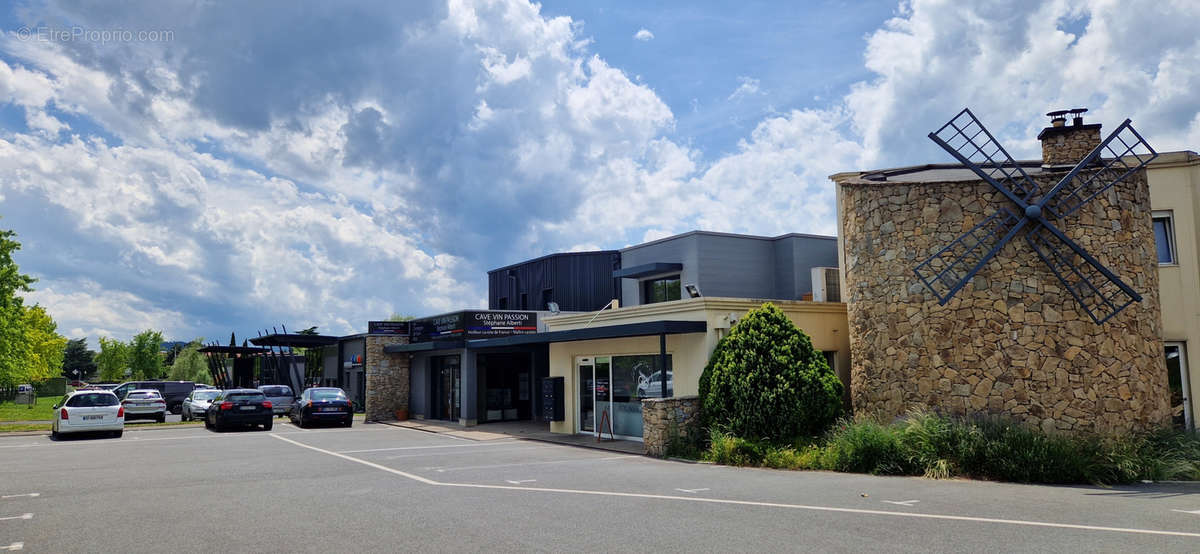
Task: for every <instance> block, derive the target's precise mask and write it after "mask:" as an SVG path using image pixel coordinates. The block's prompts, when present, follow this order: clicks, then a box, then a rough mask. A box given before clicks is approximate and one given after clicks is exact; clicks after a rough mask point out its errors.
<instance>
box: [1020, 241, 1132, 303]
mask: <svg viewBox="0 0 1200 554" xmlns="http://www.w3.org/2000/svg"><path fill="white" fill-rule="evenodd" d="M1025 240H1026V241H1028V242H1029V245H1030V246H1032V247H1033V250H1034V252H1037V255H1038V257H1039V258H1041V259H1042V261H1043V262H1045V263H1046V265H1047V266H1049V267H1050V271H1052V272H1054V275H1055V277H1058V280H1059V281H1060V282H1061V283H1062V284H1063V286H1064V287H1066V289H1067V292H1069V293H1071V296H1073V297H1074V298H1075V300H1076V301H1077V302H1079V305H1080V306H1083V309H1084V311H1086V312H1087V313H1088V316H1090V317H1091V318H1092V321H1095V322H1096V324H1097V325H1099V324H1102V323H1104V322H1105V321H1108V320H1109V319H1111V318H1112V317H1113V316H1115V315H1117V313H1118V312H1120V311H1121V310H1123V309H1125V307H1126V306H1128V305H1130V304H1132V303H1134V302H1140V301H1141V300H1142V296H1141V295H1140V294H1138V293H1137V292H1135V291H1134V290H1133V289H1132V288H1130V287H1129V285H1126V284H1125V283H1124V282H1123V281H1121V279H1120V278H1118V277H1117V276H1116V275H1115V274H1113V272H1111V271H1109V270H1108V269H1107V268H1105V267H1104V266H1103V265H1101V264H1100V262H1098V261H1096V259H1095V258H1093V257H1092V256H1091V255H1090V254H1088V253H1087V252H1086V251H1085V250H1084V249H1083V248H1082V247H1080V246H1079V245H1078V244H1075V242H1074V241H1072V240H1071V239H1069V238H1067V237H1066V235H1063V234H1062V232H1061V231H1059V230H1058V229H1057V228H1055V227H1054V226H1053V225H1050V224H1049V223H1048V222H1044V221H1043V223H1042V225H1040V226H1038V227H1037V228H1035V229H1033V230H1031V231H1030V232H1029V233H1027V234H1026V235H1025ZM1064 247H1065V248H1064Z"/></svg>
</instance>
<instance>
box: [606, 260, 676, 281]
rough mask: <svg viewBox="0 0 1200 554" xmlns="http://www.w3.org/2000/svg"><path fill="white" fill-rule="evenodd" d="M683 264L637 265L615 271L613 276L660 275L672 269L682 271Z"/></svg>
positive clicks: (626, 277) (632, 277) (627, 277)
mask: <svg viewBox="0 0 1200 554" xmlns="http://www.w3.org/2000/svg"><path fill="white" fill-rule="evenodd" d="M682 270H683V264H675V263H664V262H655V263H652V264H642V265H635V266H633V267H626V268H622V269H618V270H616V271H613V277H614V278H617V279H637V278H638V277H645V276H647V275H658V274H660V273H671V272H672V271H682Z"/></svg>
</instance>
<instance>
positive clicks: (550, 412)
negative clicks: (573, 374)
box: [542, 377, 567, 421]
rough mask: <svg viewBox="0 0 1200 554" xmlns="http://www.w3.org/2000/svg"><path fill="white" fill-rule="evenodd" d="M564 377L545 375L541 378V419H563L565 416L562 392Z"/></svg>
mask: <svg viewBox="0 0 1200 554" xmlns="http://www.w3.org/2000/svg"><path fill="white" fill-rule="evenodd" d="M565 381H566V378H565V377H546V378H545V379H542V420H543V421H563V420H565V419H566V418H567V413H566V412H567V410H566V408H565V407H564V403H565V402H566V397H565V396H564V394H563V389H564V383H565Z"/></svg>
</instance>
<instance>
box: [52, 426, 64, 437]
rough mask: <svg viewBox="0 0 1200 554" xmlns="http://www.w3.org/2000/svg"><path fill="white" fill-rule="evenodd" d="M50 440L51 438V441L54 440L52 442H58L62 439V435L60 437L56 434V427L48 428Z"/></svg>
mask: <svg viewBox="0 0 1200 554" xmlns="http://www.w3.org/2000/svg"><path fill="white" fill-rule="evenodd" d="M50 438H52V439H54V440H58V439H60V438H62V435H60V434H59V433H58V427H51V428H50Z"/></svg>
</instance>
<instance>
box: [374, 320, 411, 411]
mask: <svg viewBox="0 0 1200 554" xmlns="http://www.w3.org/2000/svg"><path fill="white" fill-rule="evenodd" d="M366 342H367V349H366V350H367V351H366V354H365V355H364V356H363V366H364V369H365V371H366V373H367V407H366V412H367V414H366V415H367V421H388V420H394V419H396V410H408V389H409V371H408V370H409V360H408V353H406V352H400V353H397V354H389V353H387V352H384V351H383V347H385V346H388V345H392V344H408V337H406V336H397V335H368V336H367V341H366Z"/></svg>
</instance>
